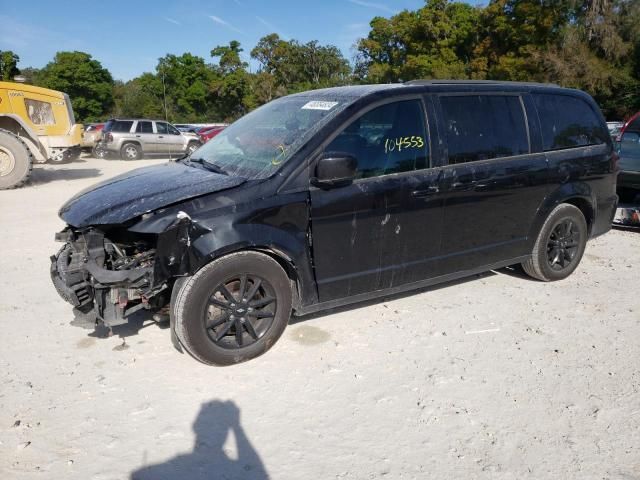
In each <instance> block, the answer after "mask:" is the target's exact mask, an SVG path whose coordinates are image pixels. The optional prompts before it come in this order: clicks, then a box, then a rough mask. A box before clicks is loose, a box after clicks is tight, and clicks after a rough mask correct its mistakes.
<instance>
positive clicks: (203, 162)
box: [184, 156, 229, 175]
mask: <svg viewBox="0 0 640 480" xmlns="http://www.w3.org/2000/svg"><path fill="white" fill-rule="evenodd" d="M184 162H185V163H186V164H190V163H195V164H197V165H200V166H201V167H202V168H204V169H206V170H209V171H210V172H214V173H219V174H221V175H229V172H227V171H226V170H224V169H223V168H222V167H220V166H219V165H216V164H215V163H211V162H208V161H206V160H205V159H204V158H197V157H196V158H193V157H191V156H189V157H187V158H185V159H184Z"/></svg>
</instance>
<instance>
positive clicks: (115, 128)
mask: <svg viewBox="0 0 640 480" xmlns="http://www.w3.org/2000/svg"><path fill="white" fill-rule="evenodd" d="M132 126H133V121H130V120H110V121H108V122H107V123H106V125H105V126H104V129H103V130H104V131H105V132H116V133H117V132H119V133H129V132H130V131H131V127H132Z"/></svg>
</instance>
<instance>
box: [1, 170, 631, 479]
mask: <svg viewBox="0 0 640 480" xmlns="http://www.w3.org/2000/svg"><path fill="white" fill-rule="evenodd" d="M155 162H157V161H156V160H144V161H138V162H134V163H126V162H122V161H115V160H111V161H106V160H95V159H91V158H85V159H83V160H81V161H78V162H76V163H73V164H71V165H66V166H58V167H54V166H41V167H37V168H36V169H35V170H34V174H33V180H32V182H31V184H30V185H29V186H27V187H25V188H22V189H20V190H13V191H4V192H0V225H2V227H3V228H4V234H3V235H2V242H1V245H2V254H1V255H0V266H1V267H2V269H1V272H2V273H1V274H0V328H1V329H2V332H3V336H4V338H5V341H4V344H3V345H2V348H1V349H0V372H1V374H0V478H2V479H31V478H34V479H62V478H64V479H89V478H90V479H97V480H107V479H126V478H135V479H171V480H174V479H175V480H178V479H200V478H207V479H235V478H238V479H239V478H242V479H253V478H255V479H264V478H272V479H334V478H338V479H370V478H381V477H385V478H390V479H398V478H402V479H411V478H417V479H418V478H419V479H423V478H434V479H471V478H473V479H477V478H479V479H483V478H487V479H489V478H491V479H495V478H500V479H523V478H531V479H550V478H562V479H568V478H571V479H573V478H575V479H581V480H582V479H621V480H622V479H624V480H631V479H640V392H639V390H640V373H639V369H640V342H639V338H640V292H639V287H640V232H636V231H624V230H615V231H612V232H611V233H609V234H607V235H605V236H603V237H600V238H598V239H596V240H595V241H593V242H591V243H590V244H589V245H588V247H587V252H586V255H585V258H584V259H583V262H582V264H581V266H580V267H579V269H578V271H577V272H576V273H575V274H574V275H573V276H571V277H570V278H569V279H567V280H565V281H562V282H558V283H552V284H544V283H540V282H536V281H532V280H529V279H527V278H526V277H523V276H522V275H520V274H518V273H517V272H512V271H509V270H501V271H497V272H491V273H488V274H485V275H482V276H476V277H473V278H472V279H468V280H465V281H461V282H455V283H452V284H447V285H445V286H441V287H438V288H434V289H430V290H428V291H422V292H419V293H417V294H413V295H408V296H403V297H396V298H393V299H389V300H387V301H381V302H379V303H373V304H368V305H364V306H362V305H361V306H358V308H352V309H344V310H340V311H337V312H332V313H331V314H324V315H317V316H315V317H314V318H305V319H302V320H297V321H296V322H295V323H293V324H291V325H290V326H289V328H288V330H287V331H286V332H285V334H284V335H283V337H282V339H281V340H280V341H279V343H278V344H277V345H276V346H275V347H274V348H273V349H272V350H271V351H270V352H269V353H268V354H267V355H265V356H263V357H261V358H258V359H256V360H253V361H251V362H249V363H245V364H242V365H238V366H235V367H230V368H211V367H206V366H203V365H200V364H198V363H196V362H195V361H194V360H192V359H191V358H190V357H188V356H186V355H180V354H179V353H178V352H176V351H175V350H174V349H173V347H172V346H171V343H170V340H169V330H168V329H166V328H162V327H161V326H159V325H157V324H154V323H153V322H151V321H149V320H144V318H143V319H141V320H140V321H138V322H137V323H135V324H133V325H129V326H127V327H125V328H120V329H117V330H116V332H115V333H116V334H115V335H114V336H112V337H109V338H102V337H101V336H100V335H97V334H95V333H94V332H93V331H92V330H86V329H83V328H81V327H79V326H75V325H71V322H72V321H73V320H74V316H73V313H72V310H71V308H70V306H69V305H67V304H66V303H64V302H63V301H62V300H61V299H60V298H59V297H58V295H57V294H56V292H55V290H54V288H53V286H52V285H51V282H50V280H49V271H48V270H49V256H50V255H51V254H53V253H54V252H55V251H56V250H57V248H59V245H58V244H56V243H55V242H54V241H53V234H54V232H56V231H58V230H60V229H61V228H62V227H63V223H62V222H61V220H60V219H59V218H58V217H57V210H58V208H59V207H60V205H61V204H62V203H63V202H64V201H65V200H66V199H67V198H68V197H70V196H71V195H72V194H74V193H75V192H77V191H78V190H80V189H83V188H85V187H87V186H89V185H91V184H92V183H94V182H96V181H98V180H100V179H102V178H104V177H108V176H112V175H115V174H118V173H121V172H123V171H126V170H127V169H131V168H133V167H137V166H143V165H148V164H152V163H155Z"/></svg>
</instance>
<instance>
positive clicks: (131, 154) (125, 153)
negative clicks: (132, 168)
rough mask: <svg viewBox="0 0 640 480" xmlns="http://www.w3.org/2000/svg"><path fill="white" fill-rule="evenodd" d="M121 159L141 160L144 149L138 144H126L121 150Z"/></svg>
mask: <svg viewBox="0 0 640 480" xmlns="http://www.w3.org/2000/svg"><path fill="white" fill-rule="evenodd" d="M120 158H121V159H122V160H140V159H141V158H142V149H141V148H140V145H138V144H137V143H125V144H124V145H122V148H121V149H120Z"/></svg>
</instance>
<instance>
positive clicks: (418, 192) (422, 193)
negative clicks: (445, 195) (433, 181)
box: [411, 185, 440, 198]
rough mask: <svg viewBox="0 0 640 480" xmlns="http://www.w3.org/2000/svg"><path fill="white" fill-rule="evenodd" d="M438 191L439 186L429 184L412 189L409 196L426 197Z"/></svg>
mask: <svg viewBox="0 0 640 480" xmlns="http://www.w3.org/2000/svg"><path fill="white" fill-rule="evenodd" d="M438 192H440V188H439V187H438V186H437V185H430V186H428V187H427V188H424V189H420V190H414V191H413V192H411V196H412V197H416V198H422V197H428V196H429V195H433V194H435V193H438Z"/></svg>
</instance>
